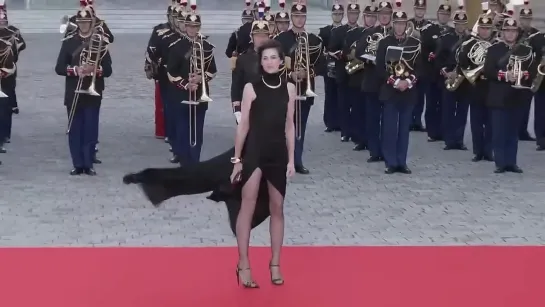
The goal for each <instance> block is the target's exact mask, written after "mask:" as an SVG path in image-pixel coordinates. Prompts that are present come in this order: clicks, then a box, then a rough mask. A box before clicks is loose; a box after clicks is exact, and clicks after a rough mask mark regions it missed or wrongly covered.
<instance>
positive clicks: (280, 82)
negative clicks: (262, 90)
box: [261, 76, 282, 89]
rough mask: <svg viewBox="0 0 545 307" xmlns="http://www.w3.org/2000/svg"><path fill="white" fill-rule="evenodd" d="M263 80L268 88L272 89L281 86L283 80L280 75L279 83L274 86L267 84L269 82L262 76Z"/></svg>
mask: <svg viewBox="0 0 545 307" xmlns="http://www.w3.org/2000/svg"><path fill="white" fill-rule="evenodd" d="M261 80H263V83H264V84H265V85H266V86H267V87H268V88H272V89H275V88H279V87H280V85H282V80H281V79H280V77H278V85H275V86H272V85H269V84H267V82H265V78H263V76H261Z"/></svg>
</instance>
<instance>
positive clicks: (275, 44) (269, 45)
mask: <svg viewBox="0 0 545 307" xmlns="http://www.w3.org/2000/svg"><path fill="white" fill-rule="evenodd" d="M268 49H276V52H278V56H279V57H280V59H281V60H284V52H283V51H282V44H280V42H279V41H277V40H274V39H269V40H268V41H266V42H264V43H263V44H262V45H261V46H259V48H257V55H258V56H259V60H260V61H261V57H262V56H263V51H265V50H268Z"/></svg>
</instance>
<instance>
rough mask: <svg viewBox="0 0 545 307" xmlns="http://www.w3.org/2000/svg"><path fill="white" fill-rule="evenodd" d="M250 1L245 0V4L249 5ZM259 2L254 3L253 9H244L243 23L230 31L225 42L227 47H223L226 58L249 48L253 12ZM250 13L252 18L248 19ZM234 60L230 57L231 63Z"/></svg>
mask: <svg viewBox="0 0 545 307" xmlns="http://www.w3.org/2000/svg"><path fill="white" fill-rule="evenodd" d="M250 3H251V2H248V1H246V6H249V5H250ZM258 5H259V3H258V2H255V3H254V8H253V10H248V8H247V9H245V10H244V11H243V12H242V20H243V24H242V25H241V26H240V27H239V28H238V29H237V30H235V31H234V32H233V33H231V36H230V37H229V42H228V43H227V48H226V49H225V56H227V57H228V58H232V57H236V56H238V55H239V54H242V53H244V52H246V50H248V48H250V46H251V44H252V39H251V32H252V21H253V20H254V19H255V16H256V15H255V14H256V11H257V7H258ZM250 15H251V17H252V19H251V20H250ZM235 61H236V59H235V60H233V59H232V63H234V62H235Z"/></svg>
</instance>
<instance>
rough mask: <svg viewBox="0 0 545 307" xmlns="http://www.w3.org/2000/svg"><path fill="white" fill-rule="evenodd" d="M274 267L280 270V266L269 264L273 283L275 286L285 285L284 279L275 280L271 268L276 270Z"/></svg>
mask: <svg viewBox="0 0 545 307" xmlns="http://www.w3.org/2000/svg"><path fill="white" fill-rule="evenodd" d="M274 267H277V268H279V267H280V265H279V264H272V263H269V272H270V273H271V283H272V284H273V285H275V286H281V285H283V284H284V278H273V276H272V275H273V274H272V270H271V268H274Z"/></svg>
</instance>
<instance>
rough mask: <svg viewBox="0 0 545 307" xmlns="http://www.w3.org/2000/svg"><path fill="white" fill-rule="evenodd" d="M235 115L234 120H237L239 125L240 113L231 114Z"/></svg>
mask: <svg viewBox="0 0 545 307" xmlns="http://www.w3.org/2000/svg"><path fill="white" fill-rule="evenodd" d="M233 114H234V115H235V119H236V120H237V125H238V124H239V123H240V120H241V119H242V113H240V112H235V113H233Z"/></svg>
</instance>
